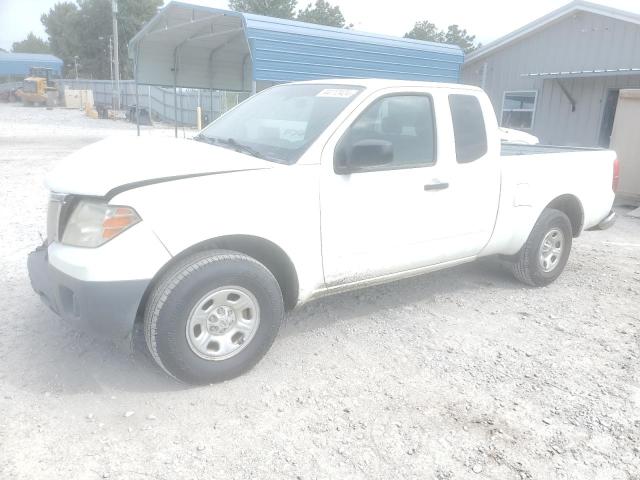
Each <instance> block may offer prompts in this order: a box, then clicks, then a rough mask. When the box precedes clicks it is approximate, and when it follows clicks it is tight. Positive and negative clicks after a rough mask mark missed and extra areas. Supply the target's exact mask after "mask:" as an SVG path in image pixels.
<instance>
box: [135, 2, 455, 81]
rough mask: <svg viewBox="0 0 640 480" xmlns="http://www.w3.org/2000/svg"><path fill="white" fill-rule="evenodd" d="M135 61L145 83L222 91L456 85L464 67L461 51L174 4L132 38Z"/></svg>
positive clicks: (446, 46)
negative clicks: (309, 83)
mask: <svg viewBox="0 0 640 480" xmlns="http://www.w3.org/2000/svg"><path fill="white" fill-rule="evenodd" d="M129 54H130V57H131V58H132V59H134V60H135V59H136V58H137V59H138V68H137V75H138V80H139V82H140V83H147V84H152V85H172V84H173V83H174V81H175V82H176V83H177V85H178V86H185V87H192V88H214V89H223V90H249V89H251V86H252V81H255V82H259V83H261V84H271V83H278V82H291V81H296V80H311V79H322V78H341V77H346V78H371V77H379V78H393V79H400V80H422V81H435V82H452V83H455V82H458V81H459V78H460V70H461V67H462V62H463V61H464V54H463V52H462V49H460V47H458V46H455V45H444V44H439V43H432V42H422V41H418V40H412V39H406V38H396V37H388V36H384V35H376V34H373V33H364V32H356V31H354V30H349V29H344V28H335V27H326V26H323V25H314V24H310V23H303V22H296V21H292V20H283V19H279V18H271V17H263V16H260V15H252V14H244V13H239V12H234V11H229V10H221V9H217V8H211V7H205V6H199V5H191V4H188V3H182V2H176V1H173V2H169V3H168V4H167V5H166V6H165V7H164V8H163V9H162V10H160V11H159V12H158V13H157V14H156V15H155V16H154V17H153V18H152V19H151V20H150V21H149V23H147V25H145V27H144V28H143V29H142V30H141V31H140V32H138V33H137V34H136V35H135V36H134V38H133V39H132V40H131V42H130V43H129ZM176 65H177V67H178V68H177V69H174V66H176Z"/></svg>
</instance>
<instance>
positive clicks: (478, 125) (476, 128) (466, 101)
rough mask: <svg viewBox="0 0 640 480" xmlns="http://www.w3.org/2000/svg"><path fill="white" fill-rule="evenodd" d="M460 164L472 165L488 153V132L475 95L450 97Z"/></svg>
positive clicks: (457, 156) (457, 158)
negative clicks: (471, 163)
mask: <svg viewBox="0 0 640 480" xmlns="http://www.w3.org/2000/svg"><path fill="white" fill-rule="evenodd" d="M449 108H450V109H451V119H452V121H453V134H454V137H455V143H456V160H457V162H458V163H470V162H473V161H474V160H478V159H479V158H481V157H483V156H484V155H485V154H486V153H487V149H488V146H487V130H486V128H485V124H484V115H483V114H482V107H481V106H480V101H479V100H478V98H477V97H475V96H473V95H460V94H455V95H449Z"/></svg>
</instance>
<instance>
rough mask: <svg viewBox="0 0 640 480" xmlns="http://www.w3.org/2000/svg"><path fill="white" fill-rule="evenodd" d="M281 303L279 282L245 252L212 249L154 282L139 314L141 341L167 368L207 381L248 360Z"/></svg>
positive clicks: (260, 348)
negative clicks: (141, 326)
mask: <svg viewBox="0 0 640 480" xmlns="http://www.w3.org/2000/svg"><path fill="white" fill-rule="evenodd" d="M283 317H284V305H283V301H282V293H281V291H280V287H279V285H278V282H277V281H276V279H275V278H274V277H273V275H272V274H271V272H270V271H269V270H267V268H266V267H265V266H264V265H262V264H261V263H259V262H258V261H257V260H255V259H253V258H251V257H248V256H247V255H244V254H241V253H237V252H231V251H224V250H211V251H207V252H201V253H198V254H195V255H192V256H190V257H187V258H185V259H184V260H183V261H182V262H180V263H178V264H177V265H176V266H175V267H173V268H172V269H170V270H169V271H168V272H167V273H166V274H165V275H164V276H163V278H162V279H161V280H160V281H159V282H158V284H157V285H156V287H155V288H154V290H153V292H152V294H151V295H150V297H149V301H148V303H147V308H146V311H145V318H144V332H145V339H146V342H147V347H148V348H149V351H150V352H151V355H152V356H153V358H154V360H155V361H156V363H158V365H159V366H160V367H162V368H163V369H164V370H165V371H166V372H167V373H168V374H169V375H171V376H173V377H175V378H177V379H178V380H181V381H183V382H186V383H192V384H207V383H214V382H219V381H223V380H227V379H230V378H233V377H236V376H238V375H240V374H242V373H244V372H245V371H247V370H249V369H250V368H251V367H253V366H254V365H255V364H256V363H257V362H258V361H259V360H260V359H261V358H262V357H263V356H264V354H265V353H266V352H267V350H268V349H269V347H270V346H271V344H272V343H273V341H274V339H275V337H276V335H277V333H278V330H279V328H280V324H281V322H282V318H283Z"/></svg>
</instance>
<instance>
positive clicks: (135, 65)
mask: <svg viewBox="0 0 640 480" xmlns="http://www.w3.org/2000/svg"><path fill="white" fill-rule="evenodd" d="M139 53H140V45H136V55H135V61H134V64H133V81H134V82H133V83H134V86H135V89H136V131H137V132H138V137H139V136H140V100H139V99H138V56H139ZM149 115H151V110H149Z"/></svg>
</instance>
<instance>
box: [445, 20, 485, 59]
mask: <svg viewBox="0 0 640 480" xmlns="http://www.w3.org/2000/svg"><path fill="white" fill-rule="evenodd" d="M475 41H476V36H475V35H469V34H468V33H467V31H466V30H465V29H461V28H460V27H459V26H458V25H449V27H448V28H447V31H446V33H445V34H444V43H450V44H452V45H458V46H459V47H460V48H462V49H463V50H464V51H465V53H469V52H473V51H474V50H475V49H476V48H479V47H480V45H479V44H478V45H476V43H475Z"/></svg>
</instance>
